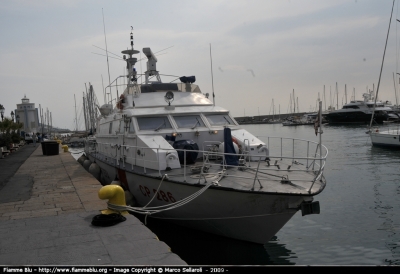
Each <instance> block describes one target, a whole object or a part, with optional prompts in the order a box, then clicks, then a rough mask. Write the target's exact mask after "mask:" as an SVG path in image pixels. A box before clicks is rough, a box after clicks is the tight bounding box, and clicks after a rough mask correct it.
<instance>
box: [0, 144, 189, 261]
mask: <svg viewBox="0 0 400 274" xmlns="http://www.w3.org/2000/svg"><path fill="white" fill-rule="evenodd" d="M17 153H18V152H16V154H17ZM21 155H22V154H21ZM10 159H11V160H10ZM2 160H6V161H7V158H5V159H2ZM17 160H18V161H20V162H19V165H18V163H14V162H17ZM9 161H10V162H13V163H9V164H8V166H10V167H14V170H13V172H12V174H11V175H10V173H8V175H7V176H8V177H7V180H4V179H3V181H2V180H1V179H0V243H1V244H0V265H10V266H12V265H14V266H17V265H53V266H56V265H77V266H78V265H135V264H137V265H186V263H185V262H184V261H183V260H182V259H180V258H179V256H178V255H176V254H174V253H172V252H171V250H170V248H169V247H168V246H167V245H166V244H165V243H164V242H161V241H159V240H158V238H157V236H156V235H155V234H154V233H153V232H151V231H150V230H149V229H148V228H147V227H146V226H144V225H143V224H142V223H141V222H140V221H139V220H138V219H137V218H136V217H134V216H132V215H126V218H127V220H126V221H125V222H122V223H119V224H117V225H114V226H110V227H96V226H93V225H91V221H92V219H93V217H94V216H96V215H97V214H100V210H103V209H106V208H107V204H106V201H104V200H100V199H99V198H98V191H99V189H100V188H101V187H102V186H101V184H100V183H99V182H98V181H97V180H96V179H95V178H94V177H93V176H92V175H91V174H90V173H88V172H87V171H86V170H85V169H84V168H83V167H82V166H81V165H80V164H79V163H78V162H77V161H75V159H73V157H72V156H71V155H70V154H69V153H65V154H64V153H60V154H59V155H53V156H51V157H50V156H43V155H42V151H41V148H40V146H39V147H37V148H35V149H32V147H31V151H29V149H27V150H26V152H25V159H23V161H22V158H21V157H19V158H17V157H15V158H9ZM15 166H18V168H15ZM1 174H2V171H0V178H1ZM18 180H19V183H20V184H21V187H20V188H18V187H16V186H15V185H8V184H9V183H10V182H17V181H18ZM24 180H25V181H24ZM29 184H31V185H29ZM6 187H7V189H6V190H5V191H4V192H2V191H3V190H4V189H5V188H6ZM6 191H7V195H5V194H4V193H6ZM2 193H3V194H2ZM48 215H50V216H48Z"/></svg>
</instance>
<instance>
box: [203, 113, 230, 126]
mask: <svg viewBox="0 0 400 274" xmlns="http://www.w3.org/2000/svg"><path fill="white" fill-rule="evenodd" d="M206 118H207V120H208V122H209V123H210V124H211V126H226V125H234V124H235V123H234V122H233V120H232V119H231V117H229V115H228V114H210V115H206Z"/></svg>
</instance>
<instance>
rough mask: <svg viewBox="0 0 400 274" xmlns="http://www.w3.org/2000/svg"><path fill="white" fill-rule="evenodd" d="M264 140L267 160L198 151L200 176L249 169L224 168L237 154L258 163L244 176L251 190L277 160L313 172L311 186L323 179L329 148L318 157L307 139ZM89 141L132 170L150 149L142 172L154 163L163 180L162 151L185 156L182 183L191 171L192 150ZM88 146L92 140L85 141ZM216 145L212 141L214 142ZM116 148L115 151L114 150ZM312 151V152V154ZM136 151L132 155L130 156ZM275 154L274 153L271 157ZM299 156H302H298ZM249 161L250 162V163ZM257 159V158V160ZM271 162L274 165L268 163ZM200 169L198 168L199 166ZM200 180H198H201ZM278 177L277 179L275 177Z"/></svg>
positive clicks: (293, 169)
mask: <svg viewBox="0 0 400 274" xmlns="http://www.w3.org/2000/svg"><path fill="white" fill-rule="evenodd" d="M257 138H260V140H262V138H264V137H263V136H259V137H257ZM266 138H267V143H268V149H269V152H270V153H269V155H267V158H268V160H267V159H266V155H265V154H251V155H250V154H249V152H248V151H243V152H242V153H239V154H235V153H222V152H219V151H218V152H217V151H211V150H197V152H198V153H199V155H201V156H200V157H202V158H203V161H202V162H201V163H202V164H201V168H200V177H201V176H202V175H203V174H205V172H204V173H203V171H204V170H205V168H207V169H209V167H211V166H220V167H221V168H222V169H228V168H232V167H236V168H246V169H247V168H249V166H250V165H249V166H246V162H244V163H245V164H244V166H243V163H242V166H241V165H239V166H231V165H227V164H226V161H225V157H226V156H228V155H236V156H238V157H239V159H244V160H248V161H251V162H254V163H256V162H258V163H257V164H256V165H257V168H254V167H253V168H250V169H252V170H254V172H255V174H254V175H253V176H252V177H247V179H252V180H253V189H254V185H255V182H256V181H257V180H260V177H259V176H258V174H259V173H261V174H262V173H263V172H265V171H267V170H271V169H272V168H273V169H275V170H276V168H277V167H278V169H279V165H278V164H277V163H278V162H279V161H282V160H285V159H286V160H287V159H289V160H291V163H292V164H291V165H290V166H289V168H290V170H291V171H313V172H314V174H315V176H314V179H313V180H312V185H313V184H314V183H315V182H316V181H317V180H320V179H321V178H322V176H323V171H324V168H325V162H326V158H327V156H328V149H327V148H326V147H325V146H323V145H322V148H323V155H320V154H319V153H318V152H319V143H317V142H314V141H310V140H303V139H295V138H286V137H270V136H269V137H266ZM273 140H276V142H277V143H278V144H280V147H276V146H271V143H272V141H273ZM92 142H95V145H92V146H91V149H92V151H95V152H96V154H97V153H100V154H103V155H105V156H106V157H109V158H112V159H114V161H116V162H115V163H116V164H117V165H119V164H120V162H122V166H123V167H124V168H125V164H129V165H131V166H132V170H133V169H134V166H135V165H136V161H137V160H138V159H137V158H136V157H137V155H136V152H137V151H138V150H140V151H141V152H142V153H143V154H144V155H145V154H146V151H149V150H153V151H155V152H156V155H157V156H156V159H154V158H153V159H149V158H146V157H143V158H142V159H140V161H142V166H141V168H143V172H144V173H147V169H148V168H149V167H150V166H151V164H153V166H154V165H155V166H158V173H159V176H160V177H162V174H163V173H165V169H162V168H161V161H160V155H161V152H164V153H165V155H168V152H172V153H178V152H183V155H184V161H183V163H182V164H181V168H182V169H183V174H182V175H183V176H184V181H186V179H187V176H188V175H190V174H191V170H190V169H189V168H187V167H189V166H188V165H187V164H186V156H187V153H189V152H191V151H193V150H187V149H174V148H160V147H145V146H133V145H116V144H115V143H109V142H98V141H96V140H93V141H92ZM284 142H291V146H290V147H291V149H289V150H283V144H284ZM298 142H300V143H302V144H304V142H305V143H306V146H303V145H301V146H300V145H298ZM88 143H89V144H90V143H91V141H89V142H88ZM214 143H215V142H214ZM114 149H115V150H114ZM314 149H315V151H314ZM129 151H132V153H129ZM133 151H135V153H133ZM271 152H272V153H271ZM274 153H275V154H274ZM300 153H302V155H298V154H300ZM209 156H215V157H218V159H219V158H220V159H221V160H222V163H223V165H222V166H221V162H218V163H213V162H210V161H209V160H210V158H209ZM250 158H251V160H250ZM257 158H258V159H257ZM261 162H268V166H267V167H264V166H261ZM270 163H274V164H271V165H270ZM300 165H303V166H304V168H303V169H300V168H295V166H300ZM199 166H200V165H199ZM225 176H226V177H229V176H234V177H238V176H237V175H229V174H227V175H225ZM200 177H199V181H200V179H201V178H200ZM278 177H279V176H278ZM311 188H312V186H311V187H310V189H309V191H311Z"/></svg>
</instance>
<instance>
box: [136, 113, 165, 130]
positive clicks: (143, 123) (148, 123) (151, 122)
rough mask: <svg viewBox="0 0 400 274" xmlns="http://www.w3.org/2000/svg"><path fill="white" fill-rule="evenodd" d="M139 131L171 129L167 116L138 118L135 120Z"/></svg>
mask: <svg viewBox="0 0 400 274" xmlns="http://www.w3.org/2000/svg"><path fill="white" fill-rule="evenodd" d="M136 119H137V122H138V125H139V129H140V130H154V131H159V130H160V129H166V128H172V126H171V123H170V122H169V120H168V117H167V116H158V117H138V118H136Z"/></svg>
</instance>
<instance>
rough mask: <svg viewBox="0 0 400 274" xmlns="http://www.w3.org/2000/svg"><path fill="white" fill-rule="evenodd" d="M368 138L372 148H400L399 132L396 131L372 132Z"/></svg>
mask: <svg viewBox="0 0 400 274" xmlns="http://www.w3.org/2000/svg"><path fill="white" fill-rule="evenodd" d="M370 136H371V142H372V144H373V145H374V146H386V147H396V148H400V132H399V131H398V130H386V131H379V130H373V131H372V132H371V133H370Z"/></svg>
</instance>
